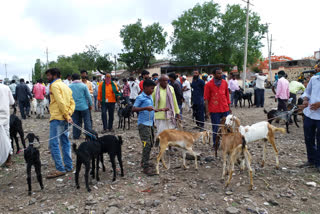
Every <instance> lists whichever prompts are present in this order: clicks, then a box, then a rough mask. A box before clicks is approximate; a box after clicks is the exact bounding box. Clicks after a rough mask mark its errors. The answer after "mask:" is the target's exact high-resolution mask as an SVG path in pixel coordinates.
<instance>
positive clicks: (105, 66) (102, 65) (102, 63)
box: [95, 54, 114, 72]
mask: <svg viewBox="0 0 320 214" xmlns="http://www.w3.org/2000/svg"><path fill="white" fill-rule="evenodd" d="M113 64H114V63H113V62H112V61H111V60H110V55H109V54H105V55H104V56H101V55H99V56H98V57H97V59H96V62H95V66H96V68H97V70H99V71H105V72H109V71H112V68H113Z"/></svg>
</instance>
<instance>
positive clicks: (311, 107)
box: [279, 73, 320, 172]
mask: <svg viewBox="0 0 320 214" xmlns="http://www.w3.org/2000/svg"><path fill="white" fill-rule="evenodd" d="M279 81H280V80H279ZM319 94H320V73H318V74H317V75H315V76H313V77H312V78H311V79H310V82H309V84H308V86H307V88H306V90H305V92H304V94H303V95H302V97H303V105H304V107H305V109H304V110H303V113H304V115H305V119H304V122H303V123H304V126H303V130H304V138H305V143H306V148H307V157H308V162H307V163H305V164H303V165H302V167H309V166H315V167H316V168H317V170H318V172H320V96H319Z"/></svg>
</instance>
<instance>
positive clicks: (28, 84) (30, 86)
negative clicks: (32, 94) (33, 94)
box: [26, 81, 33, 91]
mask: <svg viewBox="0 0 320 214" xmlns="http://www.w3.org/2000/svg"><path fill="white" fill-rule="evenodd" d="M26 85H27V86H28V87H29V90H30V91H32V87H33V86H32V83H31V82H29V81H27V82H26Z"/></svg>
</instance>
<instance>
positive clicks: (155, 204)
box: [152, 200, 161, 207]
mask: <svg viewBox="0 0 320 214" xmlns="http://www.w3.org/2000/svg"><path fill="white" fill-rule="evenodd" d="M160 203H161V201H160V200H154V201H153V204H152V205H153V206H154V207H157V206H159V205H160Z"/></svg>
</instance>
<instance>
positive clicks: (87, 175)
mask: <svg viewBox="0 0 320 214" xmlns="http://www.w3.org/2000/svg"><path fill="white" fill-rule="evenodd" d="M85 167H86V171H85V173H84V179H85V181H86V187H87V190H88V192H91V189H90V187H89V171H90V161H89V162H87V163H85Z"/></svg>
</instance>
